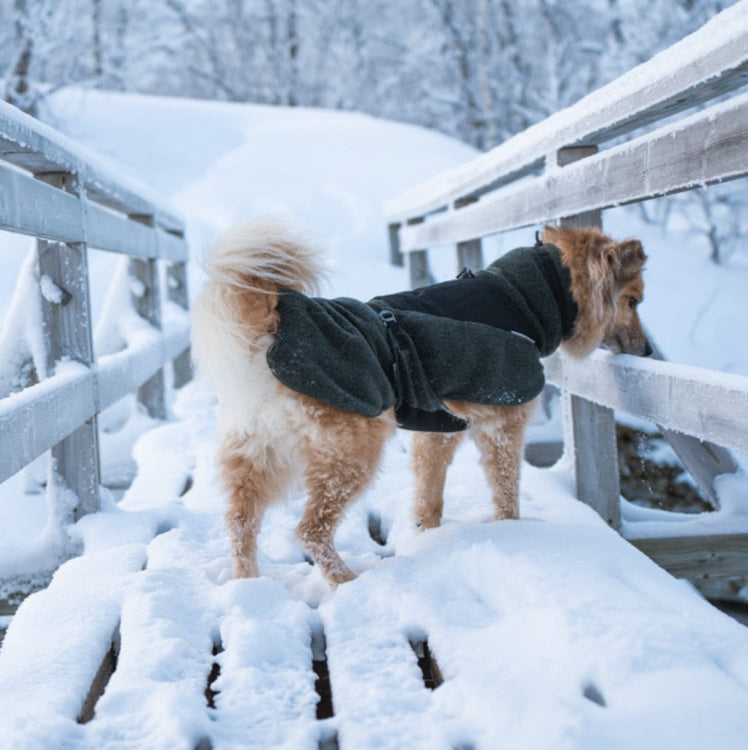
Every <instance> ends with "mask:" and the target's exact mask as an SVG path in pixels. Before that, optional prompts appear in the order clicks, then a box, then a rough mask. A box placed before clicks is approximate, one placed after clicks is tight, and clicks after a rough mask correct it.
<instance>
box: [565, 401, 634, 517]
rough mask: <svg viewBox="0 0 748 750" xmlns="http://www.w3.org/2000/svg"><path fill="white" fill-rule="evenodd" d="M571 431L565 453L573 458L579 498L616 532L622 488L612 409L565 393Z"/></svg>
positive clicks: (566, 436)
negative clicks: (619, 479) (619, 478)
mask: <svg viewBox="0 0 748 750" xmlns="http://www.w3.org/2000/svg"><path fill="white" fill-rule="evenodd" d="M562 398H563V399H564V411H565V412H571V415H569V416H568V417H566V420H567V424H569V425H570V428H571V429H567V431H566V435H565V441H564V442H565V445H564V450H565V451H569V452H570V454H571V456H572V459H573V460H572V466H573V471H574V482H575V484H576V489H577V497H578V498H579V500H581V501H582V502H583V503H585V504H586V505H589V506H590V507H591V508H593V509H594V510H595V511H597V513H599V514H600V516H601V517H602V518H603V519H604V520H605V521H606V522H607V523H608V524H609V525H610V526H612V527H613V528H614V529H618V528H620V525H621V503H620V500H621V489H620V485H619V482H618V451H617V448H616V439H615V434H616V433H615V418H614V414H613V410H612V409H607V408H605V407H601V406H599V405H598V404H593V403H592V402H590V401H587V400H586V399H584V398H580V397H579V396H573V395H571V394H566V393H565V394H563V396H562Z"/></svg>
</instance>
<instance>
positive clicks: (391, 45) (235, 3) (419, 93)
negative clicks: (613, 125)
mask: <svg viewBox="0 0 748 750" xmlns="http://www.w3.org/2000/svg"><path fill="white" fill-rule="evenodd" d="M732 4H733V0H564V2H560V1H559V0H512V1H511V2H510V1H509V0H155V1H154V0H3V2H2V3H0V8H2V9H3V11H2V20H1V21H0V69H1V70H2V79H1V80H0V85H1V86H2V95H3V97H4V98H5V99H6V100H7V101H10V102H12V103H14V104H16V105H17V106H19V107H20V108H21V109H24V110H25V111H31V112H34V111H37V110H38V108H39V106H40V104H41V101H42V100H43V98H44V96H45V95H46V94H47V93H48V92H49V91H50V89H52V88H54V87H58V86H64V85H68V84H72V83H75V84H78V85H86V86H91V87H95V88H103V89H113V90H121V91H137V92H142V93H152V94H168V95H178V96H190V97H199V98H208V99H222V100H229V101H240V102H256V103H266V104H280V105H286V106H295V105H305V106H313V107H327V108H336V109H337V108H339V109H352V110H357V111H363V112H367V113H369V114H373V115H376V116H381V117H387V118H390V119H395V120H403V121H406V122H412V123H416V124H419V125H425V126H427V127H430V128H434V129H436V130H440V131H442V132H445V133H447V134H449V135H454V136H457V137H459V138H460V139H462V140H464V141H466V142H469V143H471V144H472V145H475V146H477V147H478V148H487V147H490V146H492V145H495V144H497V143H500V142H501V141H503V140H505V139H506V138H507V137H508V136H509V135H512V134H514V133H517V132H519V131H520V130H524V129H525V128H526V127H527V126H528V125H530V124H532V123H534V122H537V121H539V120H541V119H543V118H545V117H546V116H547V115H549V114H551V113H553V112H555V111H557V110H558V109H560V108H562V107H565V106H568V105H569V104H571V103H573V102H574V101H576V100H577V99H579V98H581V97H582V96H583V95H585V94H587V93H589V92H590V91H592V90H593V89H595V88H598V87H599V86H601V85H602V84H604V83H607V82H608V81H609V80H611V79H612V78H614V77H615V76H616V75H619V74H620V73H622V72H624V71H625V70H628V69H629V68H631V67H633V66H634V65H636V64H637V63H639V62H642V61H643V60H646V59H648V58H649V57H651V56H652V55H653V54H654V53H656V52H658V51H660V50H661V49H663V48H664V47H666V46H668V45H669V44H672V43H673V42H675V41H677V40H678V39H680V38H682V37H683V36H685V35H686V34H688V33H690V32H691V31H693V30H695V29H696V28H698V27H699V26H701V25H702V24H703V23H704V22H705V21H706V20H707V19H709V18H710V17H711V16H713V15H714V14H716V13H717V12H719V11H720V10H723V9H724V8H726V7H728V6H730V5H732Z"/></svg>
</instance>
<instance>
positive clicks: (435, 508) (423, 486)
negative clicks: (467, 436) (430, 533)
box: [412, 432, 464, 529]
mask: <svg viewBox="0 0 748 750" xmlns="http://www.w3.org/2000/svg"><path fill="white" fill-rule="evenodd" d="M463 434H464V433H462V432H447V433H444V432H416V433H414V435H413V473H414V474H415V481H416V489H415V500H414V502H413V510H412V513H413V522H414V523H415V526H416V528H417V529H433V528H435V527H436V526H438V525H439V524H440V523H441V520H442V513H443V511H444V483H445V481H446V478H447V469H448V468H449V465H450V464H451V463H452V459H453V458H454V455H455V450H456V449H457V446H458V445H459V443H460V440H461V439H462V436H463Z"/></svg>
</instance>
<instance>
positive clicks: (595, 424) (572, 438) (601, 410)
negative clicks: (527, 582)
mask: <svg viewBox="0 0 748 750" xmlns="http://www.w3.org/2000/svg"><path fill="white" fill-rule="evenodd" d="M596 153H597V146H577V147H572V148H563V149H560V150H559V151H558V153H557V155H556V156H557V164H558V166H560V167H563V166H565V165H566V164H571V163H572V162H575V161H577V160H579V159H584V158H585V157H587V156H592V155H593V154H596ZM561 225H562V226H566V227H593V226H594V227H602V215H601V212H600V211H587V212H585V213H582V214H577V215H576V216H569V217H565V218H563V219H562V220H561ZM563 400H564V409H563V414H564V440H565V443H566V444H565V445H564V451H567V452H568V453H569V454H570V455H571V457H572V466H573V473H574V483H575V485H576V492H577V497H578V498H579V500H581V501H582V502H583V503H585V504H586V505H589V506H590V507H592V508H594V509H595V510H596V511H597V512H598V513H599V514H600V516H602V518H603V519H605V521H606V522H607V523H608V524H609V525H610V526H612V527H613V528H614V529H619V528H620V526H621V488H620V478H619V474H618V448H617V445H616V426H615V418H614V413H613V410H612V409H608V408H607V407H604V406H600V405H599V404H595V403H592V402H591V401H587V400H586V399H583V398H580V397H578V396H572V395H570V394H568V393H565V394H564V395H563Z"/></svg>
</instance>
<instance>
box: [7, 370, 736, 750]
mask: <svg viewBox="0 0 748 750" xmlns="http://www.w3.org/2000/svg"><path fill="white" fill-rule="evenodd" d="M176 411H177V414H178V417H179V418H178V420H177V421H176V422H173V423H169V424H166V425H163V426H160V427H158V428H156V429H154V430H151V431H150V432H147V433H145V434H144V435H143V437H142V438H141V439H140V441H139V443H138V444H137V446H136V451H135V454H136V458H137V460H138V464H139V473H138V477H137V479H136V481H135V483H134V484H133V486H132V488H131V489H130V490H129V491H128V493H127V494H126V496H125V498H124V499H123V501H122V502H121V503H120V505H119V507H115V506H112V508H110V509H109V510H108V511H107V512H104V513H102V514H99V515H97V516H89V517H87V518H86V519H85V520H84V521H83V522H81V523H79V524H78V526H77V527H76V529H77V533H79V534H80V536H81V539H82V541H83V543H84V545H85V553H84V554H83V555H82V556H81V557H79V558H77V559H74V560H71V561H70V562H68V563H66V564H65V565H63V566H62V568H60V570H59V571H58V573H57V574H56V575H55V577H54V580H53V581H52V584H51V585H50V586H49V588H48V589H47V590H45V591H42V592H40V593H37V594H35V595H33V596H31V597H30V598H29V599H28V600H27V601H26V602H25V603H24V604H23V605H22V606H21V607H20V609H19V611H18V613H17V615H16V617H15V619H14V620H13V622H12V624H11V627H10V629H9V631H8V634H7V637H6V640H5V643H4V645H3V648H2V650H1V651H0V716H1V717H2V726H3V731H2V734H0V748H15V749H18V748H22V749H24V750H26V749H28V750H32V749H34V748H39V749H42V748H44V749H45V750H46V749H47V748H66V749H69V750H73V749H74V748H75V749H77V748H81V749H82V748H91V749H94V748H96V749H97V750H98V749H100V748H107V749H109V748H112V749H114V748H123V749H124V748H132V749H136V748H146V747H147V748H149V750H158V749H160V748H163V750H174V749H176V748H185V749H186V750H193V749H194V748H201V750H205V748H209V747H212V748H216V750H218V748H242V749H246V748H258V750H260V749H262V750H269V749H270V748H284V749H286V748H287V749H289V750H291V749H295V748H299V749H302V748H309V749H311V750H316V748H318V747H335V746H336V745H335V744H334V743H335V742H337V746H339V747H340V748H342V749H343V750H348V749H351V750H353V749H356V750H358V749H363V748H371V749H372V750H374V749H376V750H388V749H389V748H392V750H395V749H396V748H397V749H398V750H400V749H401V748H412V749H414V750H415V749H418V748H423V750H438V749H439V748H444V749H445V750H449V749H453V748H463V749H464V748H474V749H475V750H479V749H481V748H482V749H485V750H495V749H497V748H512V749H517V748H553V749H554V750H555V749H556V748H590V750H593V749H594V750H599V748H606V750H607V749H608V748H619V747H620V748H630V747H632V746H637V747H638V748H642V747H643V748H663V747H678V748H681V750H682V749H684V748H699V749H703V748H704V747H709V748H724V749H727V748H735V749H736V750H737V748H742V747H744V746H745V736H746V732H748V630H746V629H745V628H744V627H742V626H740V625H738V624H736V623H735V622H733V621H732V620H730V619H729V618H727V617H726V616H724V615H722V614H721V613H719V612H717V611H716V610H714V609H713V608H712V607H711V606H709V605H708V604H707V603H705V602H704V601H703V600H701V599H700V598H699V597H698V596H697V595H696V594H695V593H693V591H692V590H691V589H690V588H689V587H688V586H687V585H686V584H684V583H681V582H677V581H675V580H674V579H672V578H670V577H669V576H668V575H667V574H666V573H664V572H663V571H661V570H660V569H659V568H657V567H656V566H655V565H654V564H652V563H650V562H649V561H648V560H647V559H646V558H644V557H643V556H642V555H641V554H640V553H638V552H637V551H636V550H635V549H633V548H632V547H630V546H629V545H628V544H627V543H626V542H624V541H623V540H622V539H621V538H619V537H618V536H617V535H616V534H615V533H614V532H612V531H610V530H609V529H608V528H607V527H606V526H605V525H604V524H603V523H602V522H601V521H600V520H599V519H598V518H597V517H596V516H595V515H594V514H593V513H592V512H591V511H589V510H588V509H587V508H585V507H583V506H582V505H580V504H579V503H577V502H576V501H574V500H573V498H572V497H571V496H570V495H569V482H568V479H567V476H566V473H565V472H564V470H563V469H562V468H558V469H553V470H546V471H541V470H537V469H532V468H531V467H529V466H525V467H524V476H523V488H524V491H523V501H522V513H523V518H522V520H521V521H519V522H503V523H485V522H484V521H485V519H486V518H487V517H488V515H489V512H490V511H489V500H488V494H487V490H486V488H485V487H484V486H483V481H482V478H481V476H480V472H478V471H477V462H476V456H475V453H474V450H473V448H472V446H470V445H466V446H465V447H464V449H463V450H462V452H461V453H460V454H459V455H458V459H457V462H456V465H455V466H454V467H453V469H454V471H453V474H452V476H451V479H450V483H449V487H448V505H447V510H446V517H447V520H446V523H445V525H444V526H443V527H442V528H441V529H438V530H435V531H432V532H428V533H425V534H423V535H421V536H414V535H413V534H412V533H411V531H410V529H409V526H408V523H407V498H408V496H409V493H410V483H411V480H410V475H409V471H408V457H407V442H406V441H405V440H404V437H405V436H400V438H399V439H398V440H396V441H393V443H392V444H391V446H390V450H389V453H388V456H387V462H386V466H385V470H384V471H383V473H382V475H381V477H380V479H379V480H378V482H377V484H376V485H375V486H374V487H373V488H372V489H371V490H370V492H369V493H368V494H367V495H366V497H364V498H363V499H362V501H361V502H360V503H359V504H358V505H357V506H356V507H355V508H354V509H353V510H352V511H351V512H350V514H349V516H348V518H347V519H346V521H345V522H344V524H343V526H342V527H341V529H340V533H339V542H340V546H341V548H342V550H343V551H344V555H345V556H346V558H347V559H348V560H350V561H351V562H352V565H353V567H355V568H356V569H357V570H359V571H361V572H362V575H361V576H360V577H359V578H358V579H357V580H356V581H354V582H351V583H349V584H345V585H344V586H341V587H340V588H339V589H338V590H337V591H336V592H334V593H333V592H331V591H330V590H329V589H327V587H326V586H325V584H324V583H323V582H322V580H321V577H320V575H319V572H318V571H317V570H315V569H314V568H313V567H312V566H311V565H310V564H308V563H307V562H306V561H305V560H304V556H303V553H302V551H301V549H300V548H299V547H298V546H297V545H296V543H295V541H294V540H293V537H292V528H293V524H294V520H295V518H296V517H297V516H298V513H299V508H300V504H301V498H299V499H297V500H294V501H290V502H289V503H288V504H287V505H286V506H283V507H279V508H277V509H275V511H274V512H273V513H272V514H271V515H270V517H269V518H268V519H267V521H266V524H265V528H264V531H263V535H262V537H261V566H262V569H263V573H264V574H265V575H264V577H263V578H261V579H259V580H243V581H232V580H229V566H230V565H229V557H228V542H227V538H226V534H225V532H224V528H223V520H222V502H223V500H222V497H221V493H220V491H219V490H218V488H217V484H216V479H215V475H214V471H213V466H212V451H213V449H214V444H213V441H212V430H213V403H212V400H211V398H210V396H209V394H208V393H207V391H206V390H205V389H204V388H203V387H202V386H201V385H200V384H199V383H196V384H192V385H190V386H188V387H187V388H186V389H184V391H183V392H182V393H181V394H180V398H179V402H178V404H177V408H176ZM188 479H189V482H188ZM186 487H187V488H188V489H187V491H186V492H183V490H184V489H185V488H186ZM180 494H181V497H180ZM165 498H166V499H167V500H168V502H166V503H164V499H165ZM370 518H378V519H379V520H380V521H381V526H382V530H383V532H384V534H385V535H386V536H387V541H386V544H385V545H384V546H382V545H381V544H380V543H378V542H376V541H374V539H373V538H372V537H371V536H370V534H369V533H368V530H367V527H368V526H369V525H370V524H369V519H370ZM380 541H381V540H380ZM113 640H114V641H115V642H116V644H117V650H118V655H117V662H116V669H115V670H114V672H113V674H112V676H111V679H109V682H108V684H107V685H106V689H105V691H104V693H103V695H102V696H101V697H100V699H99V700H98V703H96V705H95V713H94V715H93V718H92V719H91V720H89V721H87V722H86V723H79V722H77V721H76V719H77V718H78V717H79V716H80V715H81V712H82V711H83V710H84V709H83V706H84V703H85V702H86V697H87V695H88V693H89V690H90V688H91V685H92V683H93V682H94V678H95V675H96V672H97V670H98V669H99V666H100V665H101V664H102V661H106V659H107V653H108V652H109V651H110V649H111V647H112V642H113ZM413 644H421V645H420V649H421V651H422V650H423V644H426V649H427V651H428V652H429V653H430V654H431V655H432V657H433V659H434V660H435V661H436V663H437V665H438V670H439V671H440V673H441V678H442V679H443V682H442V684H441V685H439V686H438V687H436V689H431V688H430V687H427V686H426V685H425V684H424V677H423V675H422V672H421V670H420V669H419V665H418V659H417V656H416V651H415V650H414V645H413ZM325 646H326V648H325ZM325 655H326V659H327V665H328V668H329V674H330V683H331V688H332V702H333V708H334V715H333V716H332V717H330V718H322V719H318V718H317V709H316V704H317V700H318V695H317V692H316V691H315V680H316V677H317V675H316V673H315V671H314V668H313V667H314V666H317V668H318V669H319V664H320V660H321V659H322V658H324V657H325ZM109 658H110V659H111V656H110V657H109ZM315 659H316V660H317V663H316V665H315V664H314V662H313V660H315ZM214 665H218V666H217V667H215V666H214ZM208 686H210V690H209V692H208V693H206V688H207V687H208ZM431 687H433V685H432V686H431ZM87 718H90V717H87Z"/></svg>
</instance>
